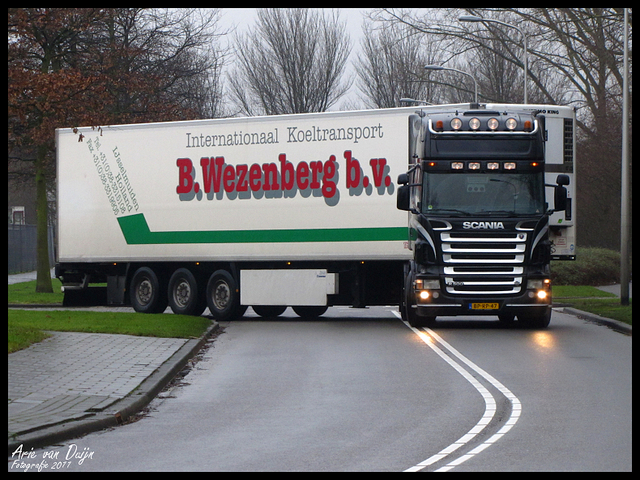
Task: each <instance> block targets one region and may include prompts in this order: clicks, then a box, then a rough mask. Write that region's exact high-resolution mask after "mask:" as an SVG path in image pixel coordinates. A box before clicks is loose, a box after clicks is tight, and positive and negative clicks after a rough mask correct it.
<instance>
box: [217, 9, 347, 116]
mask: <svg viewBox="0 0 640 480" xmlns="http://www.w3.org/2000/svg"><path fill="white" fill-rule="evenodd" d="M236 44H237V47H236V55H237V59H238V67H237V69H236V70H235V72H233V73H232V75H231V76H230V78H229V83H230V86H231V94H232V96H233V97H234V99H235V101H236V102H237V103H238V105H239V107H240V109H241V111H242V112H243V113H244V114H247V115H255V114H267V115H275V114H283V113H304V112H323V111H325V110H327V109H328V108H329V107H330V106H332V105H333V104H334V103H335V102H336V101H337V100H338V99H339V98H340V97H341V96H342V95H344V94H345V93H346V91H347V90H348V89H349V87H350V86H351V83H352V80H347V81H346V82H342V81H341V80H342V76H343V74H344V71H345V67H346V62H347V59H348V57H349V52H350V49H351V46H350V41H349V35H348V34H347V33H346V23H345V22H342V21H340V18H339V15H338V14H337V13H335V12H332V13H331V14H328V15H327V14H325V12H324V11H321V10H315V9H313V10H310V9H304V8H288V9H276V8H271V9H260V10H258V22H257V25H256V28H255V29H254V30H253V31H251V32H249V33H246V34H245V35H243V36H239V37H237V39H236Z"/></svg>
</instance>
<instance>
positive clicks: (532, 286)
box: [527, 279, 544, 290]
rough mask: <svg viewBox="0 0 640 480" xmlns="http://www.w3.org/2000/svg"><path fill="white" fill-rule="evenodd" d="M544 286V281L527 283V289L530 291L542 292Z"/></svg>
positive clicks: (529, 281)
mask: <svg viewBox="0 0 640 480" xmlns="http://www.w3.org/2000/svg"><path fill="white" fill-rule="evenodd" d="M543 286H544V283H543V281H542V279H539V280H528V281H527V289H529V290H540V289H541V288H542V287H543Z"/></svg>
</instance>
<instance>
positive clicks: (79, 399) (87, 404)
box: [7, 274, 218, 456]
mask: <svg viewBox="0 0 640 480" xmlns="http://www.w3.org/2000/svg"><path fill="white" fill-rule="evenodd" d="M10 277H11V276H10ZM29 277H30V275H29V274H22V275H20V276H19V277H17V278H15V277H14V279H20V280H21V281H28V280H30V279H31V278H29ZM25 278H26V280H25ZM34 278H35V277H34ZM9 283H11V280H10V281H9ZM217 327H218V324H217V323H215V322H212V325H211V327H210V328H209V330H208V331H207V333H206V334H205V335H204V336H203V337H202V338H199V339H189V340H188V339H182V338H152V337H137V336H132V335H111V334H102V333H75V332H49V333H50V334H51V335H52V336H51V337H50V338H47V339H46V340H44V341H42V342H39V343H36V344H34V345H31V346H30V347H28V348H26V349H24V350H20V351H18V352H14V353H11V354H9V356H8V385H7V387H8V388H7V390H8V422H7V423H8V453H9V456H11V453H12V452H13V451H15V449H16V448H18V447H19V446H20V445H21V444H22V445H23V451H28V450H29V449H31V448H32V447H33V448H37V447H42V446H46V445H51V444H53V443H56V442H60V441H63V440H66V439H70V438H74V437H77V436H80V435H83V434H86V433H89V432H92V431H96V430H100V429H103V428H107V427H111V426H115V425H117V424H119V423H122V422H123V421H125V420H126V419H127V418H129V417H130V416H131V415H133V414H135V413H137V412H139V411H140V410H141V409H142V408H144V407H145V406H146V405H147V404H148V403H149V402H150V401H151V400H152V399H153V398H154V397H155V396H156V395H157V394H158V393H159V392H160V391H161V390H162V389H163V388H164V387H165V386H166V385H167V384H168V383H169V382H170V381H171V380H172V379H173V378H174V377H175V375H176V374H177V373H178V372H179V371H180V370H181V369H182V368H183V367H184V366H185V365H186V363H187V361H188V360H189V359H190V358H192V357H193V356H194V355H195V354H196V353H197V352H198V351H199V350H200V348H201V347H202V346H203V345H204V343H205V342H206V340H207V338H208V336H209V335H210V334H211V333H212V332H213V331H215V330H216V329H217Z"/></svg>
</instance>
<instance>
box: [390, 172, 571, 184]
mask: <svg viewBox="0 0 640 480" xmlns="http://www.w3.org/2000/svg"><path fill="white" fill-rule="evenodd" d="M565 176H566V175H565ZM408 183H409V175H407V174H406V173H401V174H400V175H398V185H406V184H408Z"/></svg>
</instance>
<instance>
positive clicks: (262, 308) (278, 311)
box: [252, 305, 287, 318]
mask: <svg viewBox="0 0 640 480" xmlns="http://www.w3.org/2000/svg"><path fill="white" fill-rule="evenodd" d="M252 308H253V311H254V312H256V313H257V314H258V315H260V316H261V317H265V318H268V317H277V316H278V315H282V314H283V313H284V311H285V310H286V309H287V307H286V306H284V307H283V306H271V305H255V306H253V307H252Z"/></svg>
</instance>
